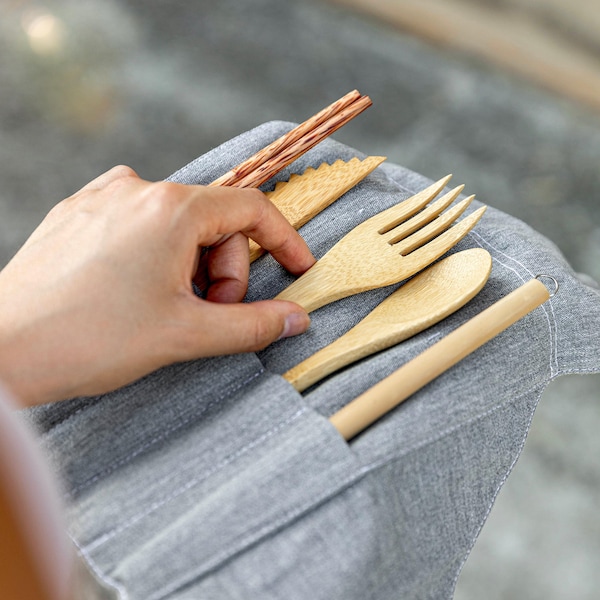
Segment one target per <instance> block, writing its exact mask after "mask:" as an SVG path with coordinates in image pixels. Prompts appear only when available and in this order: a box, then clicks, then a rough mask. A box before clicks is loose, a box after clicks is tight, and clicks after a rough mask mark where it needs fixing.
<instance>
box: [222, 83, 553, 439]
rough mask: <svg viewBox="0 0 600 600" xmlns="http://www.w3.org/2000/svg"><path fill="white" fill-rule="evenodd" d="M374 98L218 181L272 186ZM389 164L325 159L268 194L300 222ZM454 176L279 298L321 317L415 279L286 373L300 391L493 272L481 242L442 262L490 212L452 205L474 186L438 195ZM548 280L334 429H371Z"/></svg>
mask: <svg viewBox="0 0 600 600" xmlns="http://www.w3.org/2000/svg"><path fill="white" fill-rule="evenodd" d="M370 105H371V101H370V99H369V98H368V97H366V96H362V95H361V94H360V93H359V92H357V91H353V92H350V93H349V94H347V95H346V96H344V97H343V98H341V99H340V100H338V101H336V102H334V103H333V104H332V105H330V106H328V107H327V108H325V109H323V110H322V111H320V112H319V113H317V114H316V115H314V116H313V117H311V118H310V119H308V120H307V121H305V122H304V123H302V124H301V125H299V126H298V127H296V128H294V129H292V130H291V131H290V132H288V133H287V134H285V135H284V136H282V137H281V138H279V139H277V140H275V141H274V142H273V143H271V144H269V145H268V146H266V147H265V148H264V149H262V150H261V151H259V152H258V153H257V154H255V155H253V156H251V157H250V158H249V159H247V160H246V161H244V162H242V163H241V164H240V165H238V166H237V167H235V168H234V169H232V170H230V171H228V172H227V173H225V174H224V175H223V176H221V177H219V178H218V179H217V180H215V181H214V182H213V183H212V184H211V185H228V186H237V187H256V186H258V185H261V184H262V183H264V182H265V181H267V180H268V179H269V178H270V177H272V176H273V175H274V174H276V173H277V172H279V171H280V170H281V169H283V168H284V167H286V166H287V165H289V164H291V163H292V162H293V161H294V160H295V159H296V158H298V157H299V156H301V155H302V154H304V153H305V152H306V151H308V150H310V149H311V148H312V147H314V146H315V145H316V144H317V143H319V142H320V141H321V140H323V139H325V138H326V137H327V136H329V135H331V133H333V132H334V131H336V130H337V129H339V127H341V126H342V125H344V124H345V123H347V122H348V121H350V120H351V119H352V118H354V117H355V116H356V115H358V114H360V113H361V112H362V111H363V110H365V109H366V108H368V106H370ZM384 160H385V158H384V157H377V156H374V157H367V158H366V159H364V160H360V159H358V158H353V159H352V160H350V161H348V162H344V161H341V160H338V161H336V162H335V163H333V164H332V165H328V164H325V163H324V164H322V165H321V166H320V167H318V168H317V169H313V168H309V169H307V170H306V171H305V172H304V173H303V174H294V175H292V176H291V177H290V178H289V180H288V181H287V182H280V183H278V184H277V185H276V187H275V189H274V190H273V191H272V192H268V193H267V195H268V196H269V199H270V200H271V201H272V202H273V203H274V204H275V206H277V208H278V209H279V210H280V211H281V212H282V214H283V215H284V216H285V217H286V218H287V220H288V221H289V222H290V223H291V224H292V225H293V226H294V227H295V228H296V229H298V228H300V227H301V226H302V225H304V224H305V223H307V222H308V221H309V220H310V219H312V218H313V217H314V216H316V215H317V214H319V213H320V212H321V211H322V210H324V209H325V208H326V207H327V206H329V205H330V204H332V203H333V202H334V201H336V200H338V199H339V198H340V197H341V196H343V195H344V194H345V193H346V192H347V191H349V190H350V189H351V188H352V187H354V186H355V185H357V184H358V183H359V182H360V181H361V180H362V179H363V178H364V177H366V176H367V175H368V174H369V173H371V172H372V171H373V170H374V169H376V168H377V167H378V166H379V165H380V164H381V163H382V162H383V161H384ZM450 178H451V176H450V175H448V176H446V177H444V178H443V179H440V180H439V181H437V182H436V183H434V184H432V185H430V186H429V187H427V188H426V189H424V190H422V191H420V192H418V193H417V194H415V195H414V196H412V197H410V198H408V199H406V200H403V201H401V202H399V203H398V204H396V205H395V206H392V207H391V208H388V209H386V210H383V211H382V212H380V213H378V214H376V215H375V216H373V217H371V218H369V219H367V220H366V221H364V222H363V223H361V224H359V225H358V226H356V227H355V228H354V229H352V230H351V231H350V232H349V233H347V234H346V235H345V236H344V237H343V238H342V239H341V240H339V241H338V242H337V243H336V244H335V245H334V246H333V247H332V248H331V249H330V250H329V251H328V252H327V253H326V254H325V255H324V256H323V257H322V258H321V259H320V260H319V261H317V263H315V265H314V266H313V267H311V268H310V269H309V270H308V271H307V272H306V273H304V274H303V275H302V276H301V277H299V278H298V279H297V280H296V281H294V282H293V283H292V284H291V285H289V286H288V287H287V288H286V289H284V290H283V291H282V292H281V293H280V294H278V295H277V296H276V299H279V300H290V301H293V302H296V303H297V304H299V305H301V306H302V307H303V308H304V309H305V310H306V311H307V312H312V311H314V310H317V309H318V308H321V307H322V306H325V305H326V304H329V303H331V302H335V301H336V300H340V299H341V298H345V297H348V296H351V295H354V294H358V293H361V292H364V291H367V290H372V289H375V288H380V287H384V286H388V285H392V284H397V283H399V282H402V281H405V280H408V281H406V282H405V283H404V284H403V285H401V287H399V288H398V289H397V290H396V291H395V292H394V293H392V294H391V295H390V296H388V297H387V298H386V299H385V300H384V301H383V302H382V303H381V304H380V305H379V306H377V307H376V308H375V309H374V310H373V311H372V312H371V313H370V314H369V315H367V317H365V318H364V319H363V320H362V321H361V322H360V323H359V324H358V325H356V326H355V327H354V328H352V329H351V330H350V331H348V332H347V333H346V334H345V335H343V336H341V337H340V338H339V339H337V340H336V341H335V342H333V343H332V344H330V345H329V346H327V347H325V348H322V349H320V350H319V351H318V352H316V353H315V354H313V355H312V356H310V357H309V358H307V359H306V360H304V361H303V362H302V363H300V364H299V365H296V366H295V367H293V368H292V369H290V370H289V371H287V372H286V373H284V374H283V377H284V378H285V379H286V380H287V381H288V382H290V384H291V385H293V386H294V387H295V388H296V389H297V390H298V391H300V392H302V391H304V390H306V389H307V388H308V387H310V386H312V385H314V384H315V383H317V382H318V381H320V380H321V379H323V378H324V377H326V376H328V375H330V374H331V373H333V372H335V371H337V370H339V369H341V368H343V367H345V366H347V365H349V364H351V363H352V362H355V361H357V360H360V359H362V358H364V357H366V356H369V355H371V354H373V353H376V352H379V351H381V350H383V349H385V348H389V347H391V346H393V345H395V344H398V343H399V342H401V341H403V340H406V339H407V338H409V337H411V336H413V335H415V334H417V333H419V332H421V331H423V330H424V329H427V328H428V327H430V326H432V325H434V324H435V323H438V322H439V321H441V320H442V319H444V318H446V317H447V316H449V315H450V314H452V313H453V312H455V311H457V310H458V309H459V308H461V307H462V306H464V305H465V304H466V303H467V302H468V301H469V300H471V299H472V298H473V297H475V295H477V293H478V292H479V291H480V290H481V289H482V288H483V286H484V285H485V283H486V282H487V279H488V277H489V275H490V272H491V267H492V262H491V256H490V254H489V253H488V252H487V251H486V250H483V249H481V248H472V249H469V250H464V251H462V252H455V253H454V254H451V255H450V256H448V257H446V258H444V259H442V260H438V259H440V258H441V257H442V256H443V255H444V254H446V253H447V252H448V251H449V250H451V249H452V248H453V247H454V246H455V245H456V244H457V243H458V242H459V241H460V240H461V239H463V238H464V237H465V236H466V235H467V234H468V232H469V231H471V229H473V227H475V225H476V224H477V222H478V221H479V220H480V219H481V217H482V215H483V213H484V212H485V209H486V207H485V206H482V207H480V208H479V209H477V210H475V211H473V212H472V213H471V214H469V215H468V216H465V217H464V218H462V219H461V220H459V221H457V219H458V218H459V217H461V215H463V213H464V212H465V211H466V209H467V207H468V206H469V204H470V203H471V201H472V200H473V197H474V196H469V197H467V198H465V199H464V200H462V201H460V202H458V203H456V204H455V205H454V206H452V204H453V203H454V201H455V200H456V199H457V198H458V196H459V195H460V193H461V192H462V191H463V188H464V186H458V187H456V188H454V189H452V190H450V191H449V192H446V193H445V194H443V195H442V196H440V197H439V198H437V199H436V197H437V196H438V195H439V194H440V193H442V191H443V190H444V189H445V188H446V186H447V184H448V182H449V181H450ZM249 244H250V260H251V261H254V260H256V259H257V258H258V257H259V256H260V255H261V254H262V252H263V251H262V249H261V248H260V247H259V246H258V245H257V244H255V243H254V242H253V241H250V242H249ZM436 261H437V262H436ZM542 277H550V279H552V280H553V278H552V277H551V276H539V278H534V279H532V280H530V281H529V282H527V283H525V284H524V285H522V286H521V287H519V288H518V289H516V290H514V291H513V292H512V293H510V294H508V295H507V296H506V297H504V298H502V299H501V300H499V301H498V302H496V303H495V304H493V305H492V306H490V307H489V308H487V309H486V310H484V311H482V312H481V313H480V314H478V315H477V316H475V317H473V318H472V319H470V320H469V321H467V322H466V323H464V324H463V325H461V326H460V327H458V328H457V329H456V330H454V331H453V332H451V333H450V334H448V335H447V336H446V337H444V338H443V339H441V340H440V341H438V342H437V343H435V344H433V345H432V346H431V347H429V348H428V349H427V350H425V351H424V352H423V353H421V354H420V355H419V356H417V357H416V358H414V359H413V360H411V361H409V362H408V363H406V364H405V365H403V366H402V367H400V368H399V369H398V370H397V371H395V372H394V373H392V375H390V376H388V377H387V378H385V379H384V380H382V381H380V382H379V383H378V384H377V385H375V386H373V387H372V388H371V389H369V390H367V391H366V392H365V393H363V394H362V395H361V396H359V397H358V398H356V399H355V400H353V401H352V402H350V403H349V404H348V405H346V406H345V407H343V408H342V409H341V410H339V411H338V412H337V413H335V414H334V415H332V416H331V417H330V419H329V420H330V422H331V423H332V425H333V426H334V427H335V428H336V429H337V430H338V431H339V433H340V434H341V435H342V436H343V437H344V439H346V440H350V439H352V438H353V437H355V436H356V435H358V434H359V433H361V432H362V431H363V430H364V429H366V428H367V427H369V426H370V425H371V424H372V423H374V422H375V421H376V420H378V419H379V418H381V417H383V416H384V415H385V414H386V413H387V412H389V411H390V410H392V409H393V408H394V407H396V406H397V405H398V404H400V403H401V402H403V401H404V400H405V399H406V398H408V397H409V396H411V395H412V394H413V393H415V392H416V391H417V390H419V389H420V388H421V387H423V386H424V385H426V384H427V383H428V382H430V381H432V380H433V379H434V378H436V377H437V376H439V375H440V374H441V373H443V372H444V371H445V370H447V369H449V368H450V367H452V366H453V365H454V364H456V363H457V362H458V361H460V360H461V359H462V358H464V357H465V356H467V355H468V354H470V353H471V352H473V351H474V350H475V349H477V348H479V347H480V346H481V345H483V344H484V343H486V342H487V341H489V340H490V339H492V338H493V337H495V336H496V335H498V334H499V333H500V332H501V331H503V330H504V329H506V328H507V327H509V326H510V325H512V324H513V323H515V322H516V321H518V320H519V319H521V318H522V317H523V316H525V315H526V314H528V313H529V312H531V311H532V310H534V309H535V308H536V307H538V306H540V305H541V304H543V303H544V302H546V300H548V298H549V297H551V294H550V292H549V291H548V288H547V287H546V285H544V284H543V283H542V282H541V278H542ZM409 278H410V279H409ZM554 283H555V286H556V289H558V284H557V283H556V281H554ZM555 291H556V290H555ZM552 295H553V294H552Z"/></svg>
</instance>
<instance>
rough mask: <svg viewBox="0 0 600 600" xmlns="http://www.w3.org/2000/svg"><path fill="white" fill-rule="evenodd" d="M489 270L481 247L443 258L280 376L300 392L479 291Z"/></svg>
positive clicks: (445, 313)
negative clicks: (338, 335) (344, 331)
mask: <svg viewBox="0 0 600 600" xmlns="http://www.w3.org/2000/svg"><path fill="white" fill-rule="evenodd" d="M491 269H492V258H491V256H490V254H489V252H487V251H486V250H483V249H482V248H471V249H469V250H464V251H462V252H457V253H456V254H452V255H451V256H449V257H447V258H444V259H443V260H441V261H439V262H437V263H435V264H434V265H432V266H430V267H428V268H427V269H426V270H425V271H423V272H422V273H419V274H418V275H415V276H414V277H413V278H412V279H411V280H410V281H408V282H407V283H405V284H404V285H403V286H402V287H400V288H399V289H398V290H396V291H395V292H394V293H393V294H391V295H390V296H388V297H387V298H386V299H385V300H384V301H383V302H382V303H381V304H380V305H379V306H377V307H376V308H375V309H374V310H373V311H372V312H371V313H369V315H367V316H366V317H365V318H364V319H363V320H362V321H361V322H360V323H358V325H356V326H355V327H353V328H352V329H350V331H348V332H347V333H345V334H344V335H343V336H341V337H340V338H338V339H337V340H336V341H335V342H333V343H331V344H329V345H328V346H326V347H325V348H323V349H321V350H320V351H319V352H317V353H316V354H313V355H312V356H310V357H309V358H307V359H306V360H304V361H303V362H301V363H300V364H299V365H296V366H295V367H293V368H292V369H290V370H289V371H287V372H286V373H285V374H284V375H283V377H284V378H285V379H286V380H287V381H289V382H290V383H291V384H292V385H293V386H294V387H295V388H296V389H297V390H298V391H300V392H302V391H304V390H305V389H306V388H308V387H309V386H311V385H314V384H315V383H316V382H317V381H320V380H321V379H323V378H324V377H326V376H327V375H330V374H331V373H334V372H335V371H337V370H339V369H341V368H342V367H345V366H346V365H349V364H351V363H353V362H355V361H357V360H360V359H361V358H364V357H365V356H369V355H370V354H374V353H375V352H379V351H381V350H384V349H385V348H389V347H391V346H393V345H395V344H398V343H399V342H401V341H403V340H406V339H407V338H409V337H411V336H413V335H416V334H417V333H419V332H420V331H423V330H424V329H427V328H428V327H431V326H432V325H434V324H435V323H438V322H439V321H441V320H442V319H445V318H446V317H447V316H448V315H450V314H452V313H453V312H455V311H456V310H458V309H459V308H460V307H461V306H464V305H465V304H466V303H467V302H468V301H469V300H471V299H472V298H473V297H474V296H475V295H476V294H478V293H479V291H480V290H481V288H482V287H483V286H484V285H485V283H486V281H487V279H488V277H489V275H490V271H491Z"/></svg>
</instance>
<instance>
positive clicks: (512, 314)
mask: <svg viewBox="0 0 600 600" xmlns="http://www.w3.org/2000/svg"><path fill="white" fill-rule="evenodd" d="M549 297H550V294H549V292H548V289H547V288H546V286H545V285H544V284H543V283H542V282H541V281H539V280H538V279H532V280H530V281H528V282H527V283H525V284H523V285H522V286H521V287H519V288H517V289H516V290H514V291H513V292H511V293H510V294H508V295H507V296H505V297H504V298H502V299H501V300H498V301H497V302H496V303H494V304H492V305H491V306H490V307H489V308H487V309H485V310H484V311H482V312H481V313H479V314H478V315H476V316H475V317H473V318H472V319H469V320H468V321H467V322H466V323H464V324H463V325H461V326H460V327H458V328H457V329H455V330H454V331H453V332H452V333H450V334H449V335H447V336H446V337H445V338H443V339H442V340H440V341H439V342H437V343H436V344H434V345H433V346H431V347H430V348H428V349H427V350H425V351H424V352H422V353H421V354H419V355H418V356H417V357H415V358H414V359H413V360H411V361H409V362H407V363H406V364H405V365H403V366H402V367H400V368H399V369H398V370H397V371H395V372H394V373H392V374H391V375H389V376H388V377H386V378H385V379H383V380H381V381H380V382H379V383H378V384H376V385H374V386H373V387H372V388H370V389H369V390H367V391H366V392H365V393H363V394H361V395H360V396H359V397H358V398H356V399H355V400H353V401H352V402H350V404H347V405H346V406H345V407H344V408H342V409H341V410H339V411H338V412H337V413H335V414H334V415H333V416H332V417H330V419H329V420H330V422H331V423H332V424H333V425H334V427H335V428H336V429H337V430H338V431H339V432H340V434H341V435H342V436H343V437H344V439H346V440H350V439H352V438H353V437H354V436H356V435H357V434H359V433H360V432H361V431H362V430H363V429H365V428H367V427H368V426H369V425H371V424H372V423H374V422H375V421H376V420H377V419H379V418H381V417H382V416H383V415H385V414H386V413H387V412H389V411H390V410H392V409H393V408H395V407H396V406H397V405H398V404H400V403H401V402H403V401H404V400H406V399H407V398H408V397H409V396H411V395H412V394H413V393H415V392H416V391H417V390H419V389H421V388H422V387H423V386H425V385H426V384H427V383H429V382H430V381H432V380H433V379H435V378H436V377H437V376H438V375H441V374H442V373H443V372H444V371H446V370H447V369H449V368H450V367H452V366H453V365H455V364H456V363H457V362H459V361H460V360H461V359H463V358H464V357H465V356H467V355H468V354H470V353H471V352H473V351H474V350H476V349H477V348H479V347H480V346H482V345H483V344H485V343H486V342H488V341H489V340H491V339H492V338H493V337H495V336H496V335H498V334H499V333H500V332H502V331H504V330H505V329H507V328H508V327H510V326H511V325H512V324H514V323H516V322H517V321H518V320H519V319H521V318H522V317H524V316H525V315H527V314H528V313H529V312H531V311H532V310H534V309H535V308H537V307H538V306H540V305H541V304H543V303H544V302H546V300H548V298H549Z"/></svg>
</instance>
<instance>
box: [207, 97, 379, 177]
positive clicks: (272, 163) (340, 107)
mask: <svg viewBox="0 0 600 600" xmlns="http://www.w3.org/2000/svg"><path fill="white" fill-rule="evenodd" d="M371 104H372V102H371V99H370V98H369V97H368V96H363V95H361V94H360V92H358V91H357V90H354V91H352V92H349V93H348V94H346V95H345V96H343V97H342V98H340V99H339V100H336V101H335V102H334V103H333V104H330V105H329V106H327V107H326V108H324V109H323V110H321V111H319V112H318V113H317V114H316V115H313V116H312V117H311V118H310V119H307V120H306V121H304V123H302V124H300V125H298V126H297V127H295V128H294V129H292V130H291V131H289V132H288V133H286V134H284V135H283V136H281V137H280V138H278V139H277V140H275V141H274V142H272V143H271V144H269V145H268V146H266V147H265V148H263V149H262V150H260V151H259V152H257V153H256V154H254V155H253V156H251V157H250V158H248V159H247V160H245V161H244V162H242V163H240V164H239V165H238V166H237V167H234V168H233V169H231V170H230V171H228V172H227V173H225V174H224V175H222V176H221V177H219V178H218V179H216V180H215V181H213V182H212V183H211V184H210V185H211V186H217V185H220V186H230V187H258V186H259V185H261V184H262V183H264V182H265V181H267V180H268V179H270V178H271V177H272V176H273V175H275V174H276V173H278V172H279V171H281V169H283V168H285V167H287V166H288V165H289V164H291V163H292V162H293V161H294V160H296V159H297V158H299V157H300V156H302V155H303V154H304V153H305V152H308V150H310V149H311V148H313V147H314V146H316V145H317V144H318V143H319V142H321V141H322V140H324V139H325V138H326V137H328V136H330V135H331V134H332V133H334V132H335V131H337V130H338V129H339V128H340V127H342V126H343V125H345V124H346V123H348V122H349V121H351V120H352V119H353V118H354V117H356V116H357V115H359V114H360V113H361V112H363V111H364V110H365V109H367V108H368V107H369V106H371Z"/></svg>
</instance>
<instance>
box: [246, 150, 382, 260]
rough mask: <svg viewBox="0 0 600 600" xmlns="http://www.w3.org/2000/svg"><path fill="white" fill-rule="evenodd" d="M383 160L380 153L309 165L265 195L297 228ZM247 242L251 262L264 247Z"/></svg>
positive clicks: (259, 254)
mask: <svg viewBox="0 0 600 600" xmlns="http://www.w3.org/2000/svg"><path fill="white" fill-rule="evenodd" d="M384 160H385V157H383V156H369V157H367V158H366V159H364V160H360V159H359V158H352V159H350V160H349V161H348V162H344V161H342V160H337V161H335V162H334V163H333V164H332V165H328V164H327V163H323V164H322V165H321V166H320V167H318V168H317V169H313V168H312V167H309V168H308V169H306V171H304V173H302V174H301V175H296V174H294V175H292V176H291V177H290V178H289V180H288V181H280V182H279V183H278V184H277V185H276V186H275V189H274V190H273V191H272V192H267V196H268V198H269V200H270V201H271V202H272V203H273V204H274V205H275V206H276V207H277V208H278V210H279V211H280V212H281V213H282V214H283V216H284V217H285V218H286V219H287V220H288V221H289V223H290V224H291V225H292V226H293V227H294V228H295V229H300V227H302V225H304V224H305V223H308V221H310V220H311V219H312V218H313V217H314V216H316V215H318V214H319V213H320V212H321V211H323V210H324V209H325V208H327V207H328V206H329V205H330V204H332V203H333V202H335V201H336V200H337V199H338V198H340V196H342V195H343V194H345V193H346V192H347V191H348V190H350V189H351V188H353V187H354V186H355V185H356V184H357V183H358V182H359V181H361V180H362V179H364V178H365V177H366V176H367V175H368V174H369V173H371V172H372V171H373V170H374V169H376V168H377V167H378V166H379V165H380V164H381V163H382V162H383V161H384ZM249 244H250V262H253V261H255V260H256V259H257V258H258V257H259V256H261V255H262V254H263V252H264V251H263V249H262V248H261V247H260V246H259V245H258V244H257V243H256V242H255V241H254V240H249Z"/></svg>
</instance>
